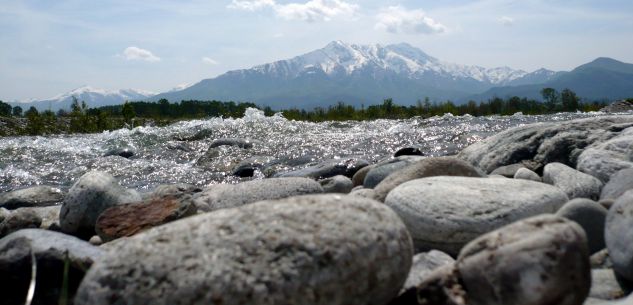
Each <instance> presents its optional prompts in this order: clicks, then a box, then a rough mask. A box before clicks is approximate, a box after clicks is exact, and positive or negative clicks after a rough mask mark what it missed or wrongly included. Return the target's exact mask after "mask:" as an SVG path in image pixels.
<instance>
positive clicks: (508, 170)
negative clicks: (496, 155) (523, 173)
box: [490, 163, 525, 178]
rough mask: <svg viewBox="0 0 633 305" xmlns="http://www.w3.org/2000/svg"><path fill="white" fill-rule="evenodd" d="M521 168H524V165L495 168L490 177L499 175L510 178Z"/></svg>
mask: <svg viewBox="0 0 633 305" xmlns="http://www.w3.org/2000/svg"><path fill="white" fill-rule="evenodd" d="M522 168H525V165H523V164H521V163H515V164H510V165H506V166H501V167H497V168H496V169H495V170H493V171H492V172H491V173H490V175H501V176H504V177H507V178H512V177H514V176H515V175H516V173H517V172H518V171H519V170H520V169H522Z"/></svg>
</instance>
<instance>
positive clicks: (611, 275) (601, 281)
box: [589, 269, 630, 300]
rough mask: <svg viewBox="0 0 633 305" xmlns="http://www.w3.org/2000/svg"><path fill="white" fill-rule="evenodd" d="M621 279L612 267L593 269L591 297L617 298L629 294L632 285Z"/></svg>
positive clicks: (602, 298)
mask: <svg viewBox="0 0 633 305" xmlns="http://www.w3.org/2000/svg"><path fill="white" fill-rule="evenodd" d="M627 286H628V285H627V284H626V283H624V282H623V281H621V280H619V279H618V278H617V276H616V274H615V272H613V270H612V269H594V270H591V290H590V291H589V297H592V298H596V299H601V300H615V299H619V298H622V297H624V296H626V295H627V294H629V292H630V287H627Z"/></svg>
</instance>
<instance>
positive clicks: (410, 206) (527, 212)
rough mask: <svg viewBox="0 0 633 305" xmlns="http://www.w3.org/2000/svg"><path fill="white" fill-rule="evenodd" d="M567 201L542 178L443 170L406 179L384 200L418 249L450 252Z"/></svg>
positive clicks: (554, 210) (549, 210) (560, 192)
mask: <svg viewBox="0 0 633 305" xmlns="http://www.w3.org/2000/svg"><path fill="white" fill-rule="evenodd" d="M565 202H567V196H566V195H565V194H564V193H563V192H562V191H560V190H559V189H558V188H556V187H553V186H551V185H547V184H544V183H537V182H533V181H527V180H515V179H488V178H472V177H446V176H441V177H430V178H423V179H417V180H413V181H409V182H406V183H404V184H401V185H400V186H398V187H396V188H395V189H393V191H391V192H390V193H389V195H388V196H387V199H386V200H385V204H386V205H387V206H389V207H390V208H392V209H393V210H394V211H395V212H396V213H397V214H398V215H399V216H400V218H402V221H403V222H404V223H405V224H406V225H407V228H408V229H409V232H411V237H412V238H413V244H414V246H415V248H416V251H418V252H420V251H428V250H431V249H436V250H441V251H444V252H446V253H448V254H451V255H456V254H457V253H458V252H459V250H460V249H461V248H462V246H464V245H465V244H466V243H468V242H470V241H471V240H473V239H475V238H476V237H478V236H480V235H482V234H485V233H487V232H490V231H492V230H495V229H497V228H500V227H502V226H504V225H507V224H510V223H512V222H514V221H517V220H520V219H523V218H527V217H531V216H534V215H539V214H543V213H554V212H556V211H557V210H558V209H559V208H560V207H561V206H562V205H563V204H564V203H565Z"/></svg>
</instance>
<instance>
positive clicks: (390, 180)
mask: <svg viewBox="0 0 633 305" xmlns="http://www.w3.org/2000/svg"><path fill="white" fill-rule="evenodd" d="M432 176H464V177H483V176H484V175H483V174H482V173H481V172H480V171H479V170H477V169H476V168H474V167H473V166H472V165H470V164H468V163H466V162H464V161H462V160H459V159H456V158H453V157H438V158H427V159H424V160H420V161H418V162H416V163H413V164H411V165H409V166H407V167H405V168H403V169H401V170H399V171H396V172H394V173H392V174H391V175H389V176H387V177H386V178H385V179H384V180H382V181H381V182H380V183H379V184H378V185H376V187H375V188H374V191H375V192H376V199H378V200H379V201H384V200H385V198H386V197H387V194H388V193H389V192H390V191H391V190H393V189H394V188H395V187H397V186H398V185H400V184H402V183H405V182H407V181H410V180H414V179H419V178H424V177H432ZM365 179H366V178H365Z"/></svg>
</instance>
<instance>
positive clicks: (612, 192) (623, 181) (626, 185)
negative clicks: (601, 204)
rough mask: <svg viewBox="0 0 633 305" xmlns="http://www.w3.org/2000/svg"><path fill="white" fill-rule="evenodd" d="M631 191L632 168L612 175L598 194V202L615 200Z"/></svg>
mask: <svg viewBox="0 0 633 305" xmlns="http://www.w3.org/2000/svg"><path fill="white" fill-rule="evenodd" d="M631 189H633V168H625V169H623V170H620V171H618V172H616V173H615V174H613V175H612V176H611V179H609V182H607V184H605V185H604V187H603V188H602V192H601V193H600V200H605V199H606V200H609V199H612V200H615V199H617V198H618V197H620V196H621V195H622V194H624V193H625V192H626V191H628V190H631Z"/></svg>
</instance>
